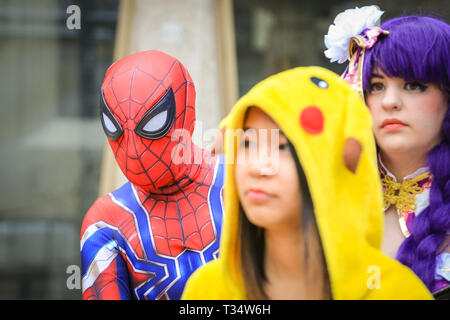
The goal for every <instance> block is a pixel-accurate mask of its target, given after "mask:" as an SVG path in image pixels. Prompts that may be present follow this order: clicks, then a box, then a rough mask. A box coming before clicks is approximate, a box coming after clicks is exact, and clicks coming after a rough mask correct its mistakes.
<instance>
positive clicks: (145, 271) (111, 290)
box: [80, 50, 224, 299]
mask: <svg viewBox="0 0 450 320" xmlns="http://www.w3.org/2000/svg"><path fill="white" fill-rule="evenodd" d="M100 116H101V121H102V125H103V129H104V131H105V133H106V136H107V138H108V142H109V144H110V146H111V149H112V151H113V153H114V156H115V158H116V160H117V163H118V164H119V167H120V169H121V170H122V172H123V173H124V174H125V176H126V177H127V178H128V180H129V182H127V183H125V184H124V185H123V186H121V187H120V188H119V189H117V190H115V191H113V192H111V193H109V194H108V195H105V196H102V197H100V198H99V199H97V200H96V201H95V203H94V204H93V205H92V207H91V208H90V209H89V210H88V212H87V213H86V216H85V218H84V220H83V224H82V228H81V240H80V244H81V262H82V277H83V279H82V287H83V299H179V298H180V297H181V294H182V292H183V289H184V285H185V283H186V280H187V279H188V277H189V276H190V275H191V273H192V272H193V271H195V270H196V269H197V268H198V267H200V266H202V265H204V264H205V263H206V262H208V261H210V260H212V259H216V258H217V254H218V251H219V242H220V239H219V238H220V232H221V225H222V214H223V206H222V203H223V201H222V189H223V174H224V164H223V161H222V160H223V159H222V158H221V157H215V156H212V155H211V154H210V153H209V152H208V151H206V150H204V149H201V148H199V147H198V146H196V145H195V144H194V143H193V142H192V141H191V139H190V138H191V136H192V133H193V130H194V123H195V88H194V84H193V82H192V79H191V77H190V75H189V73H188V71H187V69H186V68H185V67H184V66H183V65H182V64H181V63H180V62H179V61H178V60H176V59H175V58H173V57H171V56H169V55H167V54H164V53H162V52H159V51H154V50H149V51H144V52H139V53H135V54H132V55H130V56H128V57H125V58H124V59H121V60H119V61H117V62H116V63H114V64H113V65H112V66H111V67H110V68H109V69H108V70H107V72H106V75H105V79H104V81H103V84H102V88H101V111H100Z"/></svg>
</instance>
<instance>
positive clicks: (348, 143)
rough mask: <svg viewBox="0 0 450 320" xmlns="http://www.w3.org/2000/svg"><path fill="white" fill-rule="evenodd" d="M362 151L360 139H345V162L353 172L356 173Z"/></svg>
mask: <svg viewBox="0 0 450 320" xmlns="http://www.w3.org/2000/svg"><path fill="white" fill-rule="evenodd" d="M361 152H362V146H361V143H360V142H359V141H358V140H356V139H355V138H347V140H345V146H344V150H343V156H344V164H345V166H346V167H347V169H348V170H350V171H351V172H352V173H356V169H357V168H358V163H359V158H360V156H361Z"/></svg>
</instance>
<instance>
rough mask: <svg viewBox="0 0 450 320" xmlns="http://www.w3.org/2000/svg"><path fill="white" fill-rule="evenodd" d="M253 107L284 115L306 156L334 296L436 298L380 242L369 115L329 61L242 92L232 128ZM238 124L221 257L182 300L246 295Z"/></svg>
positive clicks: (288, 132)
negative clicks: (327, 64)
mask: <svg viewBox="0 0 450 320" xmlns="http://www.w3.org/2000/svg"><path fill="white" fill-rule="evenodd" d="M251 106H257V107H259V108H261V109H262V110H263V111H264V112H265V113H266V114H268V115H269V116H270V117H271V118H272V119H273V120H274V121H275V122H276V123H277V124H278V126H279V127H280V129H281V130H282V131H283V133H284V134H285V136H286V137H287V138H288V139H289V140H290V141H291V143H292V144H293V146H294V148H295V152H296V153H297V155H298V158H299V160H300V163H301V166H302V168H303V170H304V172H305V175H306V178H307V180H308V184H309V188H310V193H311V197H312V200H313V205H314V212H315V216H316V221H317V226H318V229H319V234H320V238H321V241H322V246H323V250H324V256H325V259H326V263H327V267H328V273H329V278H330V284H331V291H332V297H333V299H431V298H432V296H431V294H430V293H429V291H428V290H427V289H426V287H425V286H424V285H423V284H422V282H421V281H420V280H419V279H418V278H417V277H416V276H415V274H414V273H413V272H412V271H410V270H409V269H408V268H406V267H405V266H403V265H401V264H400V263H399V262H397V261H395V260H393V259H390V258H388V257H387V256H386V255H384V254H383V253H382V252H381V250H380V248H381V241H382V232H383V218H384V216H383V210H382V191H381V185H380V183H379V177H378V171H377V163H376V149H375V141H374V138H373V134H372V122H371V116H370V113H369V111H368V109H367V107H366V106H365V104H364V102H363V101H362V100H361V99H360V98H359V97H358V95H357V94H356V93H355V92H354V91H353V90H352V88H351V87H350V86H349V85H348V84H347V83H345V82H344V81H343V80H341V79H340V78H339V76H338V75H336V74H334V73H332V72H330V71H328V70H325V69H323V68H319V67H305V68H295V69H291V70H288V71H285V72H282V73H279V74H276V75H274V76H271V77H269V78H268V79H266V80H264V81H262V82H260V83H259V84H257V85H256V86H255V87H254V88H252V89H251V90H250V91H249V92H248V93H247V94H246V95H245V96H243V97H242V98H241V99H240V100H239V101H238V102H237V103H236V105H235V106H234V108H233V110H232V111H231V113H230V114H229V115H228V117H227V118H226V128H227V129H238V128H242V126H243V122H244V116H245V113H246V110H247V109H248V108H249V107H251ZM230 131H231V130H230ZM230 131H229V130H227V131H226V135H225V146H224V150H225V159H226V178H225V191H224V197H225V198H224V199H225V200H224V201H225V218H224V225H223V228H222V240H221V241H222V242H221V248H220V253H219V259H218V260H216V261H212V262H210V263H208V264H207V265H205V266H203V267H201V268H199V269H198V270H197V271H196V272H195V273H194V274H193V275H192V276H191V278H190V279H189V280H188V283H187V285H186V288H185V291H184V293H183V299H218V300H219V299H246V293H245V286H244V281H243V277H245V275H244V274H242V272H241V267H240V251H239V250H240V244H239V240H238V239H239V238H238V230H237V226H238V212H239V199H238V195H237V189H236V181H235V178H234V166H233V163H234V160H235V159H233V158H234V157H235V154H236V152H235V150H236V148H237V146H236V139H234V136H233V134H232V133H231V132H230Z"/></svg>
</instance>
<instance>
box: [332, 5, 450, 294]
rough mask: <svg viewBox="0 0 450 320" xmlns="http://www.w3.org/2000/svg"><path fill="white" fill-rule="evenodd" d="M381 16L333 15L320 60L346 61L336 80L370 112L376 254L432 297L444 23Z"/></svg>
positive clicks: (444, 181) (448, 187)
mask: <svg viewBox="0 0 450 320" xmlns="http://www.w3.org/2000/svg"><path fill="white" fill-rule="evenodd" d="M382 14H383V12H382V11H380V10H379V9H378V7H376V6H369V7H363V8H356V9H351V10H346V11H344V12H342V13H340V14H339V15H338V16H337V17H336V19H335V21H334V25H331V26H330V29H329V31H328V34H327V35H326V36H325V45H326V46H327V48H328V50H326V51H325V55H326V56H327V57H328V58H330V60H331V62H334V61H338V62H339V63H343V62H345V61H346V60H350V63H349V65H348V67H347V69H346V70H345V72H344V74H343V78H344V80H346V81H347V82H349V83H350V84H351V85H352V86H353V87H354V89H355V90H356V91H357V92H358V93H359V94H360V95H361V97H362V98H363V99H365V101H366V104H367V105H368V107H369V109H370V111H371V113H372V118H373V131H374V135H375V139H376V142H377V147H378V151H379V152H378V164H379V172H380V178H381V182H382V186H383V192H384V203H385V232H384V241H383V252H384V253H386V254H387V255H389V256H391V257H394V258H396V259H397V260H399V261H400V262H401V263H403V264H404V265H406V266H408V267H409V268H411V269H412V270H413V271H414V272H415V273H416V274H417V275H418V276H419V278H420V279H421V280H422V281H423V282H424V283H425V285H426V286H427V287H428V288H429V290H430V291H432V292H434V293H436V292H438V291H443V290H446V289H445V288H447V287H448V286H449V284H450V108H449V90H450V85H449V64H450V63H449V52H450V26H449V25H448V24H447V23H446V22H444V21H441V20H439V19H435V18H431V17H426V16H405V17H398V18H394V19H391V20H389V21H386V22H384V23H383V24H381V26H380V27H378V26H376V25H377V24H378V22H379V19H380V17H381V15H382ZM447 289H448V288H447Z"/></svg>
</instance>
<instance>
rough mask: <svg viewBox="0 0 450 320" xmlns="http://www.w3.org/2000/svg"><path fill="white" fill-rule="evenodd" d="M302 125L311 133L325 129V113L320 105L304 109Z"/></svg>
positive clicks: (317, 132) (301, 117)
mask: <svg viewBox="0 0 450 320" xmlns="http://www.w3.org/2000/svg"><path fill="white" fill-rule="evenodd" d="M300 126H301V127H302V128H303V130H305V131H306V132H308V133H310V134H319V133H321V132H322V131H323V113H322V111H320V109H319V108H318V107H315V106H311V107H306V108H305V109H303V111H302V113H301V114H300Z"/></svg>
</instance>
